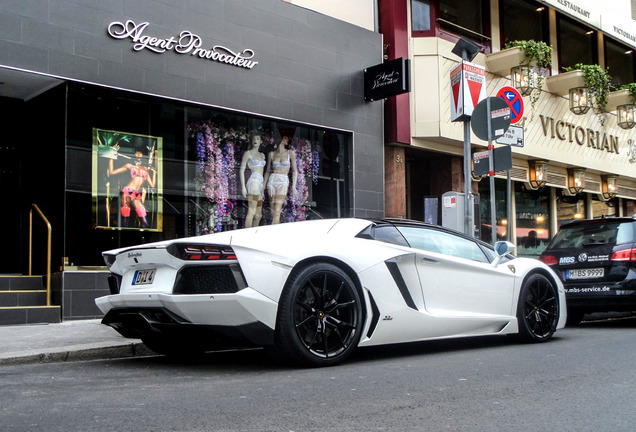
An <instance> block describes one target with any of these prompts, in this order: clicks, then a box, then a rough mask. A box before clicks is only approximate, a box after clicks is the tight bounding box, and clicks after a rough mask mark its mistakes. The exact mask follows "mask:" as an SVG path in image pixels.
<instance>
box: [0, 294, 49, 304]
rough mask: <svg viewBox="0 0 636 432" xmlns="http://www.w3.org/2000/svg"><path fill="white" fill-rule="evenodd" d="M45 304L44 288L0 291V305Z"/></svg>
mask: <svg viewBox="0 0 636 432" xmlns="http://www.w3.org/2000/svg"><path fill="white" fill-rule="evenodd" d="M14 306H46V290H14V291H0V307H14Z"/></svg>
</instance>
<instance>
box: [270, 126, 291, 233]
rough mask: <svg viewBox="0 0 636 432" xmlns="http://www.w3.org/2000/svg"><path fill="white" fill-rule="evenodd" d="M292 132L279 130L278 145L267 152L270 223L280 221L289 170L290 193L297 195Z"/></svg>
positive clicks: (287, 187) (287, 186)
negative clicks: (291, 145)
mask: <svg viewBox="0 0 636 432" xmlns="http://www.w3.org/2000/svg"><path fill="white" fill-rule="evenodd" d="M292 137H293V132H290V131H281V140H280V143H279V144H278V146H277V147H276V148H275V149H274V150H273V151H272V152H270V153H269V156H268V158H267V174H266V184H267V195H268V197H269V199H270V206H271V209H272V224H277V223H280V213H281V211H282V209H283V204H285V199H286V198H287V192H288V191H289V172H290V171H291V174H292V176H291V177H292V193H293V195H294V197H297V196H298V191H297V190H296V182H297V181H298V168H297V167H296V153H295V152H294V151H293V150H292V149H291V148H290V144H291V139H292Z"/></svg>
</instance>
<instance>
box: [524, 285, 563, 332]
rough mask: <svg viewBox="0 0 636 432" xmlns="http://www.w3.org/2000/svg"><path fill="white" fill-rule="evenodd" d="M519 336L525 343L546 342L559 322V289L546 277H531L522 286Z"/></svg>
mask: <svg viewBox="0 0 636 432" xmlns="http://www.w3.org/2000/svg"><path fill="white" fill-rule="evenodd" d="M517 321H518V323H519V336H520V338H521V340H522V341H524V342H545V341H547V340H549V339H550V338H551V337H552V335H553V334H554V331H555V330H556V326H557V323H558V321H559V297H558V294H557V289H556V287H555V286H554V284H553V283H552V281H550V279H548V278H547V277H546V276H544V275H542V274H539V273H535V274H533V275H530V276H529V277H528V278H526V280H525V281H524V282H523V285H522V286H521V293H520V294H519V304H518V306H517Z"/></svg>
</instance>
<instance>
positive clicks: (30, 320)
mask: <svg viewBox="0 0 636 432" xmlns="http://www.w3.org/2000/svg"><path fill="white" fill-rule="evenodd" d="M60 322H62V318H61V308H60V307H59V306H17V307H0V325H19V324H55V323H60Z"/></svg>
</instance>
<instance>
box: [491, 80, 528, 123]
mask: <svg viewBox="0 0 636 432" xmlns="http://www.w3.org/2000/svg"><path fill="white" fill-rule="evenodd" d="M497 97H498V98H500V99H503V100H504V101H506V102H507V103H508V105H510V110H511V118H510V123H512V124H515V123H517V122H519V121H521V119H522V118H523V98H522V97H521V94H520V93H519V92H518V91H517V89H516V88H514V87H508V86H506V87H502V88H501V89H500V90H499V91H498V92H497Z"/></svg>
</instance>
